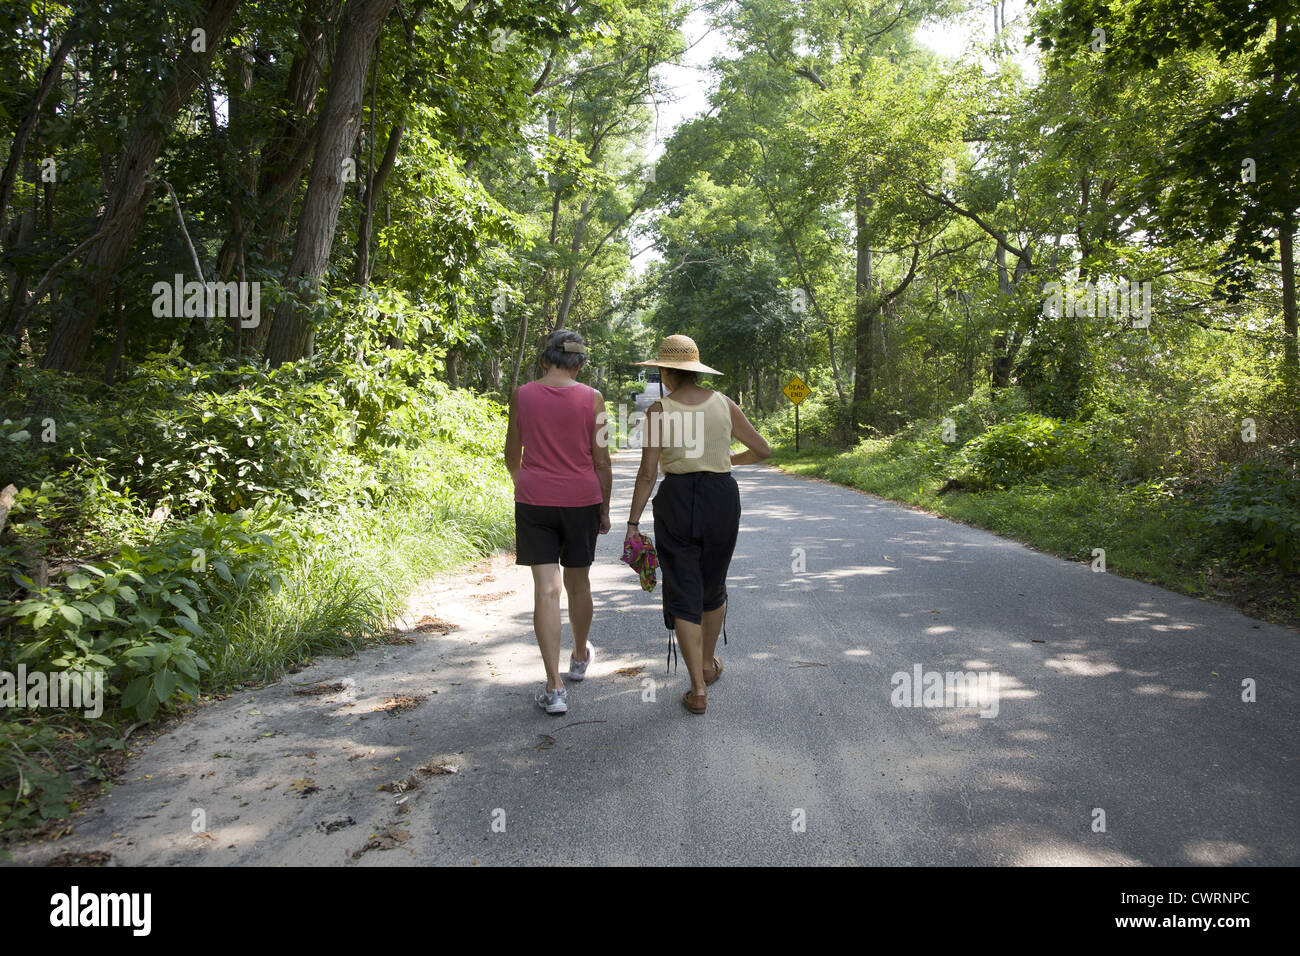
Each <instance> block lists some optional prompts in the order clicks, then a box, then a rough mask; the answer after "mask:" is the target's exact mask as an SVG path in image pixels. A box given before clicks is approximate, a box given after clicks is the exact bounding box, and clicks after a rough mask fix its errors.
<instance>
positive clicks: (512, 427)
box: [505, 392, 524, 478]
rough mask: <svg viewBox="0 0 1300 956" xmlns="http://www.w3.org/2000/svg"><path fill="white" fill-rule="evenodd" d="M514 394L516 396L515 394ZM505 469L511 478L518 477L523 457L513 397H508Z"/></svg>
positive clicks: (521, 440)
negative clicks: (508, 418) (508, 413)
mask: <svg viewBox="0 0 1300 956" xmlns="http://www.w3.org/2000/svg"><path fill="white" fill-rule="evenodd" d="M515 394H518V393H517V392H516V393H515ZM505 457H506V469H507V470H508V471H509V472H510V477H511V478H517V477H518V476H519V465H520V462H522V461H523V457H524V442H523V439H522V438H521V437H520V436H519V421H518V417H517V415H516V413H515V395H514V394H512V395H511V396H510V421H509V424H507V425H506V454H505Z"/></svg>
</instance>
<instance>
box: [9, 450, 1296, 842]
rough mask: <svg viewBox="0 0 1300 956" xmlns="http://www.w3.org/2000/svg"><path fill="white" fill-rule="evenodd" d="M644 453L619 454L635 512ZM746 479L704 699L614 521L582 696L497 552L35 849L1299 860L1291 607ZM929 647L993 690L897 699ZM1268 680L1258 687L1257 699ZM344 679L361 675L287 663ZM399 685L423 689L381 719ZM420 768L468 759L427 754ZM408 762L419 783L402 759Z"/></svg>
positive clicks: (209, 714)
mask: <svg viewBox="0 0 1300 956" xmlns="http://www.w3.org/2000/svg"><path fill="white" fill-rule="evenodd" d="M634 467H635V461H634V460H633V459H632V458H631V457H625V458H623V459H622V460H620V461H619V462H618V463H617V466H616V486H615V500H616V504H615V517H616V520H617V519H620V518H623V517H624V516H625V514H626V506H627V500H628V497H629V495H630V493H631V477H632V474H633V471H634ZM737 475H738V478H739V481H740V484H741V495H742V501H743V506H744V510H745V516H744V519H743V523H742V530H741V536H740V543H739V546H738V549H737V553H736V557H735V563H734V564H733V565H732V575H731V578H730V587H731V591H732V603H731V609H730V613H729V616H728V621H727V625H728V628H727V629H728V633H729V635H730V638H731V643H730V645H729V646H728V647H726V648H725V649H723V650H722V655H721V656H722V657H723V659H724V660H725V661H726V673H725V674H724V675H723V677H722V680H721V681H720V682H719V683H718V684H717V685H716V686H715V688H714V689H713V690H712V692H711V693H710V700H709V712H708V713H707V714H706V715H705V716H703V717H693V716H690V715H688V714H686V713H685V712H684V711H683V710H682V708H681V706H680V704H679V700H678V698H679V695H680V693H681V692H682V691H683V690H685V689H686V687H687V680H686V676H685V671H684V670H683V671H681V672H680V673H676V674H669V675H665V673H664V652H665V649H666V633H665V631H664V630H663V628H662V619H661V616H660V612H659V607H658V603H657V601H656V600H655V599H654V598H653V597H650V596H647V595H645V594H643V593H642V592H641V590H640V589H639V588H638V587H637V586H636V584H635V576H634V575H633V574H632V572H631V571H629V570H628V569H627V568H626V567H625V566H624V565H622V564H619V563H618V562H617V557H618V553H619V549H620V542H618V541H616V540H615V538H614V536H608V537H606V538H604V539H602V541H601V547H600V553H599V557H598V561H597V566H596V568H595V569H594V571H593V577H594V580H595V582H596V586H597V588H598V592H599V598H598V610H597V622H596V626H595V629H594V631H593V641H594V643H595V644H596V645H597V648H598V656H597V660H596V663H595V664H594V665H593V668H592V673H591V677H590V678H589V680H588V681H587V682H586V683H584V684H581V685H573V687H572V689H571V691H570V697H571V702H572V709H571V711H570V713H569V714H568V716H567V717H563V718H552V717H548V716H546V715H545V714H543V713H541V712H540V711H539V710H537V709H536V708H535V707H534V706H533V704H532V701H531V694H532V691H533V688H534V687H535V685H536V683H537V681H538V680H539V679H540V674H541V667H540V663H539V661H538V658H537V653H536V648H535V645H534V644H533V641H532V637H531V630H530V626H531V624H530V607H531V603H530V594H529V588H528V578H527V575H526V573H521V569H517V568H515V567H514V566H513V565H511V564H509V563H508V561H506V560H504V559H496V560H495V561H492V562H486V563H484V564H483V565H480V566H479V567H478V568H477V569H475V570H474V571H472V572H470V573H466V574H461V575H457V576H456V577H454V578H451V579H449V580H447V581H443V582H435V583H433V584H431V586H430V587H429V589H428V590H427V591H425V592H424V593H421V594H419V595H416V596H415V598H414V599H413V601H412V610H411V612H410V617H411V620H412V621H414V620H417V619H419V618H420V617H421V616H422V615H425V614H430V615H433V616H436V617H438V618H440V619H443V620H446V621H448V622H451V623H454V624H456V625H459V629H458V630H454V631H452V632H451V633H449V634H446V635H438V634H436V633H434V632H432V631H428V630H426V631H424V632H420V633H416V634H415V635H413V636H414V638H415V643H412V644H408V645H392V646H387V647H382V648H376V649H373V650H370V651H368V652H366V653H364V654H362V655H359V656H357V657H354V658H349V659H333V658H331V659H326V660H322V661H320V662H319V663H317V664H315V665H313V666H312V667H311V668H309V669H308V670H306V671H303V672H301V673H298V674H295V675H292V676H291V677H289V678H288V679H287V681H286V682H283V683H279V684H275V685H271V686H268V687H266V688H264V689H261V690H258V691H256V692H250V693H244V694H240V695H238V696H236V697H233V698H231V699H229V700H226V701H223V702H220V703H217V704H214V705H211V706H208V707H205V708H203V709H202V711H201V712H199V713H198V714H196V715H195V716H193V717H191V718H189V719H188V720H186V721H184V722H181V723H179V724H177V725H175V726H173V727H172V728H170V729H169V730H168V731H167V732H166V733H164V734H162V735H161V736H160V737H159V739H157V740H156V741H155V742H153V743H152V744H151V745H150V746H149V747H147V748H146V749H145V750H144V752H143V754H142V756H141V757H140V758H139V759H138V760H137V761H135V762H134V764H133V766H132V768H131V769H130V771H129V773H128V774H127V775H126V778H125V779H124V781H123V782H122V783H121V784H120V785H119V786H117V787H116V788H115V789H114V790H113V792H112V793H111V794H109V795H108V796H107V797H105V798H103V799H102V800H100V801H98V803H97V804H96V805H94V806H92V807H91V808H90V809H89V811H88V812H87V813H85V814H84V815H82V816H81V817H80V818H78V820H77V821H76V824H77V830H76V832H75V833H74V834H73V835H72V836H71V837H67V838H65V839H63V840H62V841H59V842H58V843H56V844H53V845H44V846H39V847H34V848H26V849H24V850H21V851H19V852H18V853H17V854H16V857H17V858H18V859H19V860H24V859H25V860H35V859H43V858H45V857H48V856H49V855H50V854H51V853H52V852H54V851H55V850H59V851H62V850H78V851H80V850H89V849H102V850H108V851H110V852H111V853H112V854H113V857H114V859H115V861H117V862H121V863H147V864H233V863H257V864H275V863H295V864H297V863H309V864H332V865H339V864H345V863H346V864H349V865H361V866H368V865H391V864H443V863H456V864H470V863H479V864H515V863H533V862H536V863H569V864H584V863H588V864H590V863H596V864H646V863H651V864H657V863H683V864H697V863H754V864H847V863H861V864H1117V865H1149V864H1284V865H1295V864H1296V863H1298V862H1300V854H1298V853H1297V820H1298V819H1300V813H1298V810H1300V806H1298V805H1297V792H1298V791H1300V787H1298V786H1297V784H1298V783H1300V774H1298V773H1297V767H1298V764H1297V759H1296V756H1297V755H1296V747H1295V741H1296V739H1297V733H1296V732H1297V729H1298V726H1300V721H1297V711H1298V707H1297V690H1296V688H1297V685H1298V684H1300V674H1298V673H1297V663H1296V662H1297V654H1296V649H1297V639H1298V635H1297V634H1296V633H1294V632H1293V631H1289V630H1286V629H1284V628H1280V627H1275V626H1272V625H1269V624H1265V623H1261V622H1257V621H1254V620H1252V619H1250V618H1247V617H1244V616H1242V615H1241V614H1239V613H1237V612H1235V611H1233V610H1230V609H1227V608H1225V607H1220V606H1217V605H1214V604H1209V603H1204V602H1201V601H1196V600H1193V599H1190V598H1186V597H1181V596H1178V595H1175V594H1172V593H1170V592H1167V591H1164V590H1161V589H1159V588H1155V587H1151V586H1149V585H1145V584H1141V583H1137V582H1134V581H1130V580H1125V579H1123V578H1120V577H1117V576H1115V575H1113V574H1099V573H1094V572H1092V571H1091V570H1090V568H1089V567H1088V565H1086V564H1072V563H1068V562H1064V561H1060V560H1058V559H1056V558H1052V557H1048V556H1045V555H1043V554H1039V553H1037V552H1034V551H1031V550H1029V549H1027V548H1024V547H1022V546H1020V545H1018V544H1015V543H1012V542H1009V541H1006V540H1003V539H1000V538H998V537H995V536H994V535H991V534H988V533H986V532H983V531H978V530H973V529H970V528H967V527H964V526H961V525H958V524H954V523H951V522H948V521H944V520H941V519H938V518H935V517H932V516H929V515H926V514H922V513H918V512H915V511H910V510H908V509H905V508H902V507H899V506H897V505H893V504H890V503H887V502H883V501H880V500H878V499H874V498H871V497H868V496H865V495H862V494H859V493H857V492H854V491H850V490H847V489H843V488H839V487H836V486H834V485H829V484H825V483H821V482H816V481H809V480H805V479H799V478H794V477H790V476H787V475H783V474H781V473H779V472H777V471H774V470H770V469H766V468H753V467H751V468H744V469H740V470H739V471H738V472H737ZM1104 544H1105V542H1098V546H1104ZM795 549H802V554H803V562H804V563H805V565H806V569H805V570H802V571H798V572H796V571H793V570H792V565H794V564H796V563H797V555H798V553H797V552H795ZM792 553H794V554H793V555H792ZM566 633H567V626H566ZM566 643H567V638H566ZM566 656H567V650H566ZM917 666H919V667H920V669H921V671H922V672H923V673H924V672H928V671H938V672H941V673H947V672H953V673H956V672H976V673H979V672H982V673H984V674H985V675H986V676H987V677H989V678H990V679H991V677H992V675H994V674H996V675H997V679H998V691H999V694H998V697H997V700H996V711H997V713H996V716H989V717H982V716H980V714H981V712H986V713H991V712H992V711H993V709H994V708H993V706H992V702H991V700H990V699H972V698H971V697H969V696H966V695H964V694H962V693H957V694H955V695H954V697H953V701H952V702H953V704H954V705H959V706H952V707H926V706H919V707H917V706H894V702H893V701H891V695H895V683H894V675H895V674H898V673H900V672H902V673H906V674H909V675H910V674H912V673H913V671H914V669H915V668H916V667H917ZM637 668H640V669H641V671H640V672H639V673H638V672H637V671H636V669H637ZM620 670H624V673H619V671H620ZM1246 679H1250V680H1253V681H1254V682H1255V687H1256V694H1257V698H1258V699H1257V702H1253V703H1247V702H1244V701H1243V700H1242V693H1243V689H1242V682H1243V680H1246ZM647 680H648V681H649V683H643V682H645V681H647ZM321 681H323V682H325V683H327V684H333V683H340V684H343V685H344V686H343V688H342V689H341V690H339V691H337V692H331V693H326V694H322V695H319V696H310V695H304V694H299V693H295V692H296V691H303V690H306V689H308V688H310V687H312V686H313V685H315V684H317V682H321ZM990 686H991V685H990ZM650 687H653V689H654V697H655V699H654V701H648V700H646V699H645V698H646V697H647V696H648V693H647V691H648V688H650ZM900 693H901V691H900ZM396 695H409V696H411V697H418V696H420V695H429V696H428V699H427V700H425V701H424V702H423V703H420V704H419V705H418V706H415V707H414V708H413V709H410V710H407V711H405V712H401V713H397V714H394V715H389V714H388V713H387V712H385V711H384V710H382V707H383V705H384V704H385V702H386V701H390V700H391V699H392V698H394V697H395V696H396ZM908 702H911V698H908ZM920 702H921V703H922V704H924V702H925V698H924V697H921V698H920ZM960 705H967V706H960ZM430 765H432V766H439V767H450V768H453V769H454V770H455V771H456V772H454V773H441V774H438V775H434V776H426V775H424V774H420V773H418V772H415V771H416V770H417V768H418V767H421V766H430ZM412 775H413V776H414V779H415V780H416V782H417V783H418V784H419V786H418V787H417V788H415V789H411V790H408V791H406V792H396V791H390V790H381V789H379V787H380V786H383V785H386V784H391V783H393V782H398V781H402V780H404V779H407V778H409V777H411V776H412ZM196 810H201V811H203V816H202V818H201V819H200V817H199V816H198V815H196V814H195V813H194V811H196ZM1098 810H1100V811H1104V814H1105V818H1104V822H1105V830H1104V832H1098V831H1095V830H1094V826H1095V824H1096V822H1099V821H1100V817H1099V816H1098V815H1097V811H1098ZM196 822H203V823H204V824H205V825H206V830H205V831H204V832H201V833H196V832H194V826H195V824H196ZM494 822H495V823H496V824H497V829H496V830H494V829H493V825H494ZM801 822H802V823H803V827H802V828H801V827H800V823H801ZM502 824H503V825H504V829H503V831H502V830H501V827H502ZM367 845H369V846H370V849H368V850H367V849H364V848H365V847H366V846H367ZM354 854H357V855H354Z"/></svg>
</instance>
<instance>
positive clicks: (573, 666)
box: [565, 641, 596, 680]
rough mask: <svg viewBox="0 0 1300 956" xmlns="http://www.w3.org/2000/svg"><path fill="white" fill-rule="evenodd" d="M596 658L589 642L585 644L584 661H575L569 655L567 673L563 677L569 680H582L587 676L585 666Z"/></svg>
mask: <svg viewBox="0 0 1300 956" xmlns="http://www.w3.org/2000/svg"><path fill="white" fill-rule="evenodd" d="M595 658H596V649H595V648H594V647H592V646H591V641H588V642H587V659H586V660H585V661H575V660H574V659H573V655H572V654H570V655H569V673H568V674H566V675H565V676H566V677H567V678H568V679H569V680H584V679H585V678H586V676H587V665H588V664H590V663H591V662H592V661H593V660H595Z"/></svg>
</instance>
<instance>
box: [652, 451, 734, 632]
mask: <svg viewBox="0 0 1300 956" xmlns="http://www.w3.org/2000/svg"><path fill="white" fill-rule="evenodd" d="M653 507H654V516H655V551H656V552H657V553H658V555H659V566H660V567H661V568H662V569H663V572H664V590H663V597H664V624H665V626H667V627H668V628H669V629H672V627H673V622H674V620H675V619H676V618H681V619H682V620H683V621H690V622H691V623H692V624H699V623H701V620H702V615H703V614H704V612H705V611H716V610H717V609H718V608H720V607H722V605H724V604H726V603H727V569H728V568H729V567H730V566H731V555H732V552H734V551H735V550H736V538H737V536H738V535H739V533H740V488H739V487H738V486H737V485H736V479H735V478H733V477H731V475H730V474H728V473H723V472H711V471H698V472H693V473H692V474H689V475H665V476H664V480H663V481H662V482H660V484H659V491H658V493H657V494H656V495H655V498H654V502H653Z"/></svg>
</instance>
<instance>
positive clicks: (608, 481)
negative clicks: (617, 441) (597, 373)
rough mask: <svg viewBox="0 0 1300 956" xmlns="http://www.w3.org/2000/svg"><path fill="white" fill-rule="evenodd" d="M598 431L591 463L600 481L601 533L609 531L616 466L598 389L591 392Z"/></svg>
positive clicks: (593, 445)
mask: <svg viewBox="0 0 1300 956" xmlns="http://www.w3.org/2000/svg"><path fill="white" fill-rule="evenodd" d="M591 395H592V403H593V406H594V407H593V409H592V410H593V412H594V413H595V419H596V430H595V433H594V434H593V435H592V439H591V463H592V465H593V466H594V467H595V469H596V477H597V478H599V479H600V533H601V534H605V533H606V532H607V531H609V496H610V493H611V492H612V491H613V489H614V464H613V462H611V461H610V460H609V427H608V424H607V418H608V413H607V412H606V411H605V396H604V395H601V394H600V392H598V391H596V389H594V388H593V389H592V390H591Z"/></svg>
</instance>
